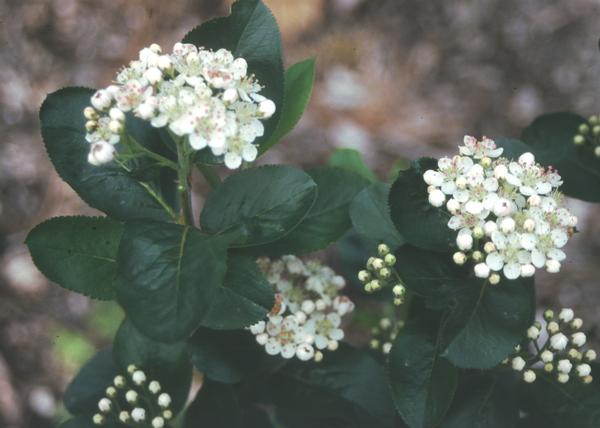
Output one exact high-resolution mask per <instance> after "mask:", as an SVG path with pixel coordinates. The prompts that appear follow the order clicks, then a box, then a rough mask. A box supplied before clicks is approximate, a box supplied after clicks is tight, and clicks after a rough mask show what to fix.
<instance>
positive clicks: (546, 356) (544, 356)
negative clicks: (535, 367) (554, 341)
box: [540, 349, 554, 363]
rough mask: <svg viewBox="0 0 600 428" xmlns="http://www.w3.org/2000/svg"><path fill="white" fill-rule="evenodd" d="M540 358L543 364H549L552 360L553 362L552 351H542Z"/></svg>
mask: <svg viewBox="0 0 600 428" xmlns="http://www.w3.org/2000/svg"><path fill="white" fill-rule="evenodd" d="M540 358H541V360H542V361H543V362H544V363H551V362H552V360H554V354H553V353H552V351H549V350H547V349H546V350H545V351H542V353H541V354H540Z"/></svg>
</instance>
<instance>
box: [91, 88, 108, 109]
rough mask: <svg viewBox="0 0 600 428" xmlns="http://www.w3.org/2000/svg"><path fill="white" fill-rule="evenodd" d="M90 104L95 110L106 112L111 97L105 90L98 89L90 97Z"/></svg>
mask: <svg viewBox="0 0 600 428" xmlns="http://www.w3.org/2000/svg"><path fill="white" fill-rule="evenodd" d="M91 102H92V105H93V106H94V108H95V109H96V110H100V111H102V110H106V109H107V108H108V107H110V104H111V103H112V96H111V95H110V93H109V92H108V91H107V90H106V89H100V90H99V91H96V93H95V94H94V95H93V96H92V99H91Z"/></svg>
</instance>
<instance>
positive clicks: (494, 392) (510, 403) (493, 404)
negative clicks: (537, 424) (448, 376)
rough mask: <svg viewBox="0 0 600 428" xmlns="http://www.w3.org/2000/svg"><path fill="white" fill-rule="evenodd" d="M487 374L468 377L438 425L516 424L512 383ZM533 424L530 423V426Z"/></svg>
mask: <svg viewBox="0 0 600 428" xmlns="http://www.w3.org/2000/svg"><path fill="white" fill-rule="evenodd" d="M498 376H499V377H500V376H503V377H505V379H499V378H498V377H492V376H487V375H482V376H476V377H475V376H474V377H473V379H467V381H466V382H464V384H463V385H461V386H460V387H459V389H458V390H457V392H456V395H455V396H456V398H455V401H454V403H453V404H452V408H451V409H450V412H449V414H448V417H447V418H446V420H445V421H444V423H442V425H441V428H516V426H517V420H518V418H519V411H518V408H517V397H516V394H515V393H514V386H515V385H514V384H513V383H512V382H507V381H510V380H511V377H510V376H506V373H499V374H498ZM529 428H533V427H531V426H530V427H529Z"/></svg>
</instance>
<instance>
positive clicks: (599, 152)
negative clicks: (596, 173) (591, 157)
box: [594, 146, 600, 158]
mask: <svg viewBox="0 0 600 428" xmlns="http://www.w3.org/2000/svg"><path fill="white" fill-rule="evenodd" d="M594 154H595V155H596V157H597V158H600V146H598V147H596V148H595V149H594Z"/></svg>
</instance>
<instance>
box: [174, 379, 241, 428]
mask: <svg viewBox="0 0 600 428" xmlns="http://www.w3.org/2000/svg"><path fill="white" fill-rule="evenodd" d="M196 427H197V428H202V427H211V428H242V427H243V425H242V412H241V410H240V407H239V403H238V399H237V396H236V394H235V391H234V389H233V387H232V386H231V385H227V384H223V383H218V382H214V381H211V380H206V381H204V382H203V384H202V388H201V389H200V391H198V394H197V395H196V398H195V399H194V401H193V402H192V404H190V406H189V408H188V410H187V412H186V415H185V420H184V422H183V428H196Z"/></svg>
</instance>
